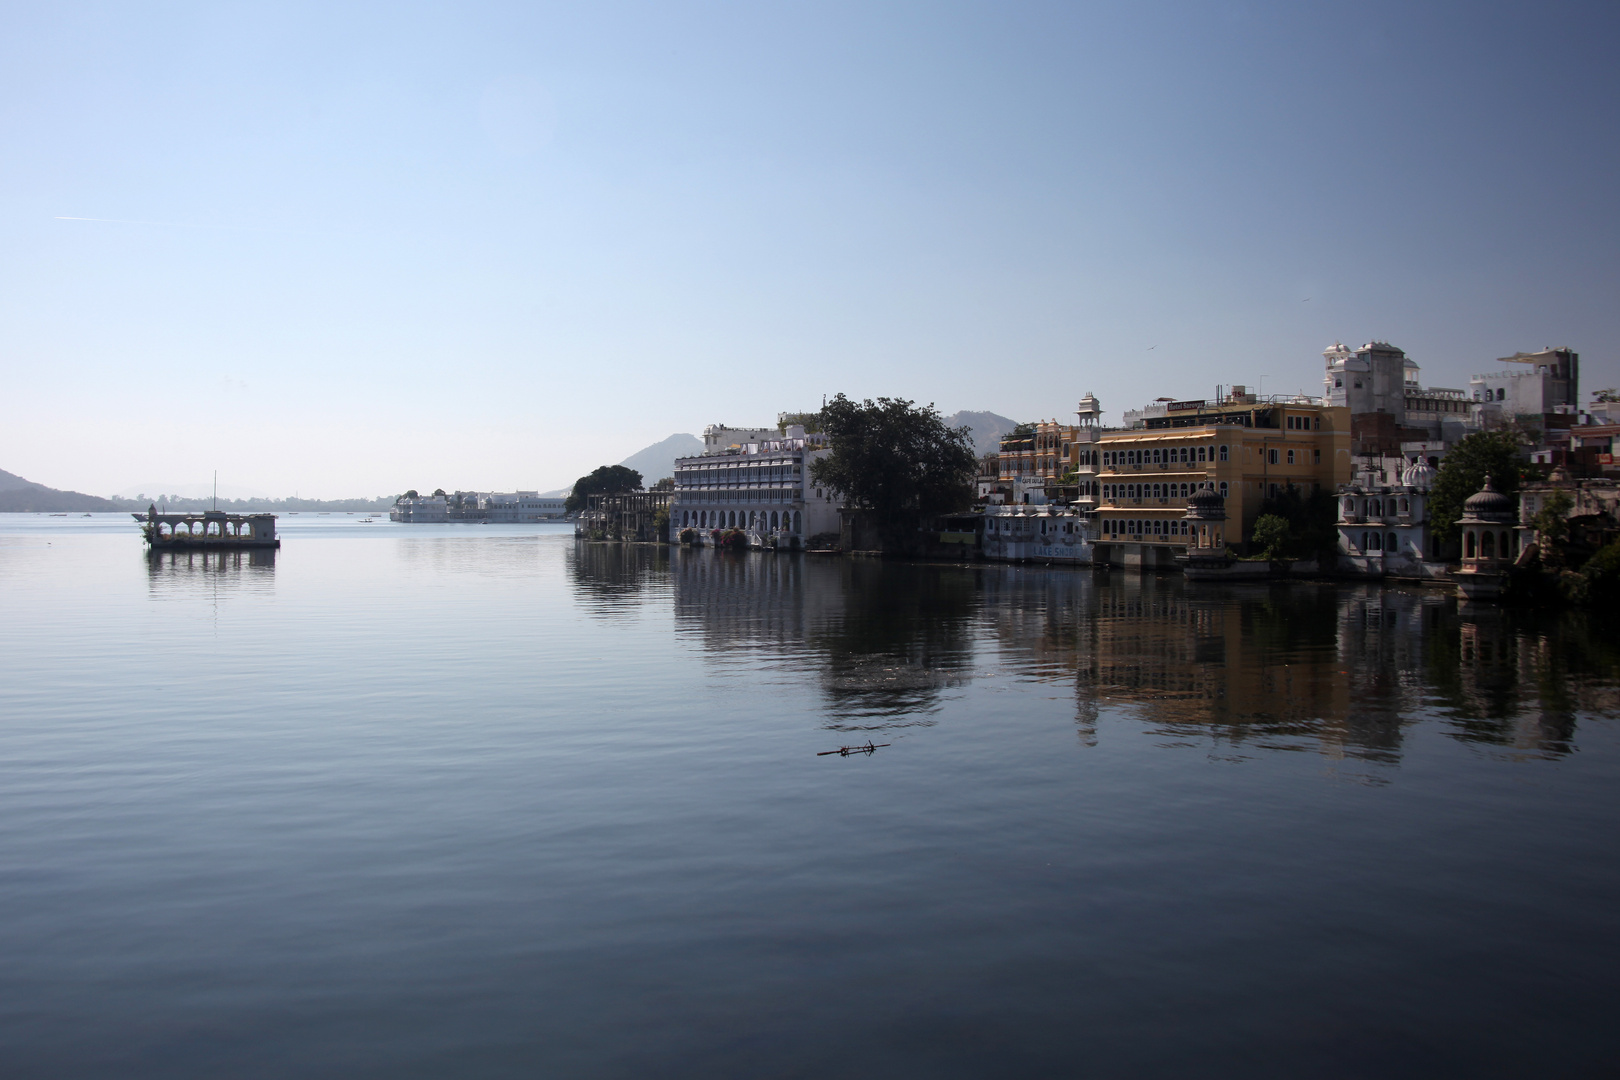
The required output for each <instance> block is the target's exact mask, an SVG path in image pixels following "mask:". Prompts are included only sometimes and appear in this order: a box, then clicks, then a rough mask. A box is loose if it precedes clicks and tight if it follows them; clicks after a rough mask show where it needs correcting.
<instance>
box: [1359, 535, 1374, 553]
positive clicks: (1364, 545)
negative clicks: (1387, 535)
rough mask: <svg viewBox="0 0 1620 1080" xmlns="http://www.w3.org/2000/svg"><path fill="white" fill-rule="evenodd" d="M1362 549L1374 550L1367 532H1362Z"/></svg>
mask: <svg viewBox="0 0 1620 1080" xmlns="http://www.w3.org/2000/svg"><path fill="white" fill-rule="evenodd" d="M1361 550H1362V551H1371V550H1372V546H1371V545H1370V544H1369V543H1368V541H1367V534H1366V533H1362V534H1361Z"/></svg>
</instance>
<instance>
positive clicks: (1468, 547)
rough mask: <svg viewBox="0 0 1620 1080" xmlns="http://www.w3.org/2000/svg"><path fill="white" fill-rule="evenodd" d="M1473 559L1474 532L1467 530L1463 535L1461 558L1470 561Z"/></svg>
mask: <svg viewBox="0 0 1620 1080" xmlns="http://www.w3.org/2000/svg"><path fill="white" fill-rule="evenodd" d="M1473 557H1474V530H1472V529H1469V530H1468V531H1467V532H1466V533H1464V534H1463V558H1465V559H1472V558H1473Z"/></svg>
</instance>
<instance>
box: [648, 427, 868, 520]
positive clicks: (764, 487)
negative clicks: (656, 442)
mask: <svg viewBox="0 0 1620 1080" xmlns="http://www.w3.org/2000/svg"><path fill="white" fill-rule="evenodd" d="M745 436H751V437H745ZM703 438H704V445H705V447H709V446H710V445H713V446H715V447H717V448H718V449H715V450H712V451H710V450H707V449H706V450H705V452H704V453H703V454H700V455H699V456H697V457H685V458H677V459H676V461H675V497H674V500H673V502H672V503H671V504H670V513H669V540H670V542H671V543H678V542H679V541H680V538H681V534H682V533H683V532H684V531H685V530H687V529H691V530H692V531H693V533H694V534H695V535H696V537H697V539H698V542H699V543H703V542H713V539H714V537H715V536H716V534H718V533H719V532H723V531H729V530H731V529H739V530H741V531H742V532H743V533H744V534H745V535H746V536H747V537H748V543H749V545H750V546H752V547H766V546H772V545H774V546H778V547H802V546H803V545H804V542H805V541H806V540H808V539H809V538H810V537H812V536H816V535H818V534H820V533H837V532H838V531H839V520H838V506H837V503H836V501H835V497H834V494H833V492H832V491H831V490H830V489H826V488H819V487H816V486H815V484H814V483H813V482H812V480H811V478H810V466H811V465H812V464H813V463H814V462H816V461H817V460H819V459H821V458H823V457H825V456H826V455H827V454H828V453H829V451H828V450H827V447H826V439H825V438H824V437H823V436H820V435H806V434H805V431H804V428H803V427H800V426H798V425H793V426H791V427H789V428H788V429H787V431H786V432H785V433H782V432H779V431H777V430H776V429H775V428H726V427H722V426H719V425H711V426H710V427H707V428H705V429H704V432H703ZM711 440H712V442H711Z"/></svg>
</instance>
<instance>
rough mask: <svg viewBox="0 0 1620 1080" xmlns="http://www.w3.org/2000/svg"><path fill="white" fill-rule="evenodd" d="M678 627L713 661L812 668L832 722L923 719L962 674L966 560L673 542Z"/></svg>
mask: <svg viewBox="0 0 1620 1080" xmlns="http://www.w3.org/2000/svg"><path fill="white" fill-rule="evenodd" d="M672 568H673V575H674V579H675V616H676V626H677V629H679V630H682V631H686V632H696V633H698V634H699V635H700V638H701V642H702V647H703V649H704V650H705V653H706V654H707V655H708V657H709V658H710V660H711V661H712V662H715V663H721V664H725V663H734V662H737V661H739V660H742V659H745V658H746V659H747V661H748V662H751V663H757V662H758V661H759V659H760V655H761V654H762V653H763V654H766V655H767V657H768V658H769V660H770V665H771V668H772V670H775V671H778V672H782V673H786V672H790V671H796V672H801V673H805V674H810V675H813V676H814V677H815V679H816V681H817V683H818V685H819V687H820V689H821V693H822V695H823V697H824V698H825V700H826V704H827V708H828V713H829V720H828V723H827V724H826V725H825V726H826V727H827V728H828V729H830V730H835V731H867V730H883V729H886V728H893V727H905V726H919V725H921V726H926V725H928V724H931V723H933V721H932V719H930V718H929V714H930V713H932V712H933V711H934V710H935V709H936V708H937V704H938V699H939V694H940V692H941V691H942V690H944V689H945V688H947V687H949V686H953V685H957V684H959V683H961V682H962V681H963V680H964V679H965V678H966V670H967V665H968V663H969V662H970V659H971V656H972V644H971V628H970V624H969V620H970V619H971V617H972V614H973V609H974V604H975V597H976V588H975V585H974V581H973V576H972V572H971V571H964V570H962V569H961V568H958V567H946V566H933V565H928V564H907V563H881V562H877V561H875V560H867V559H852V558H836V557H827V556H815V555H765V554H760V553H750V552H726V551H711V550H707V549H703V550H682V551H677V552H676V553H675V555H674V558H673V560H672Z"/></svg>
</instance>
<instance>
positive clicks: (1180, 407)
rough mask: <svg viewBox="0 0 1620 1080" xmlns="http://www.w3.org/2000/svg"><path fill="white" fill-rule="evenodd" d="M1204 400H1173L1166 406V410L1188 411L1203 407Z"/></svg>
mask: <svg viewBox="0 0 1620 1080" xmlns="http://www.w3.org/2000/svg"><path fill="white" fill-rule="evenodd" d="M1203 407H1204V402H1202V401H1172V402H1170V403H1169V404H1168V405H1166V406H1165V407H1164V409H1165V411H1166V412H1187V411H1189V410H1191V409H1202V408H1203Z"/></svg>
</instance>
